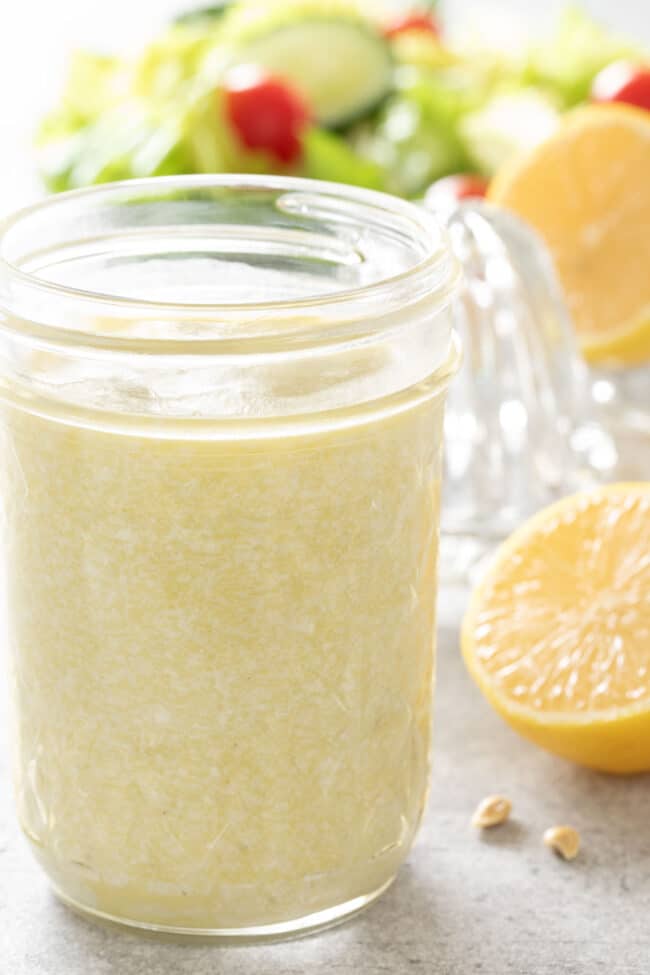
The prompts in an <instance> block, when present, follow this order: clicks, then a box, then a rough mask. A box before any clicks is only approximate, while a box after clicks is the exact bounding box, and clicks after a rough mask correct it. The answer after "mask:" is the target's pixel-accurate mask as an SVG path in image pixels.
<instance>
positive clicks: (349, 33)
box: [229, 2, 393, 128]
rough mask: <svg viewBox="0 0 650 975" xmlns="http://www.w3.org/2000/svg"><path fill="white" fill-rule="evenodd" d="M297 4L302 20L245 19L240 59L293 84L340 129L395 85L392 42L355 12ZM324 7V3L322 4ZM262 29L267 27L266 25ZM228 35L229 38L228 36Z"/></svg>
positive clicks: (320, 118)
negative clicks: (343, 13)
mask: <svg viewBox="0 0 650 975" xmlns="http://www.w3.org/2000/svg"><path fill="white" fill-rule="evenodd" d="M308 7H309V5H308V4H305V3H304V2H303V3H302V4H300V5H297V8H298V10H300V13H301V16H300V19H298V18H297V15H296V19H294V20H292V21H289V22H287V21H284V22H281V23H278V22H277V21H275V20H274V19H273V18H268V19H267V20H266V23H264V21H262V20H260V22H259V24H255V28H256V29H252V28H253V25H252V24H250V22H249V23H247V24H246V28H247V29H246V31H245V32H244V36H243V37H242V38H241V39H240V40H238V41H237V40H236V39H235V44H236V58H237V60H238V61H239V62H250V63H252V64H257V65H259V66H261V67H263V68H265V69H266V70H267V71H269V72H271V73H273V74H277V75H279V76H280V77H281V78H285V79H286V80H287V81H288V82H290V83H291V84H293V85H295V87H296V89H297V90H298V91H300V92H301V93H302V94H303V95H304V97H305V98H306V99H307V102H308V104H309V105H310V106H311V109H312V111H313V112H314V115H315V117H316V120H317V121H318V122H320V124H321V125H324V126H327V127H330V128H338V127H341V126H343V125H347V124H349V123H350V122H352V121H356V120H358V119H359V118H361V117H363V116H365V115H367V114H370V112H371V111H373V110H374V109H375V108H376V107H377V106H378V104H379V103H380V102H381V101H382V100H383V99H384V97H385V96H386V95H387V94H388V93H389V92H390V90H391V89H392V87H393V59H392V54H391V49H390V45H389V44H388V43H387V42H386V41H385V39H384V38H383V37H382V36H381V35H380V34H379V33H378V32H377V31H376V30H375V29H374V27H373V25H372V24H371V23H370V22H368V21H365V20H363V19H361V18H357V17H355V16H350V17H345V16H341V17H339V16H330V15H327V14H319V13H317V12H316V10H317V5H316V4H314V11H313V12H311V13H310V12H309V10H308V9H306V8H308ZM321 7H322V3H321ZM264 28H266V29H264ZM229 40H230V38H229Z"/></svg>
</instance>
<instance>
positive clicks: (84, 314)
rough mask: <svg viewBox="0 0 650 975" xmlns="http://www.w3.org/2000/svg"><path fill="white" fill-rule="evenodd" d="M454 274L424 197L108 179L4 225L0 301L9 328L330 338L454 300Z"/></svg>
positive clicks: (289, 181)
mask: <svg viewBox="0 0 650 975" xmlns="http://www.w3.org/2000/svg"><path fill="white" fill-rule="evenodd" d="M457 276H458V269H457V266H456V262H455V260H454V259H453V257H452V256H451V253H450V250H449V247H448V244H447V239H446V233H445V231H444V230H443V229H442V228H441V227H440V226H439V225H438V224H437V222H436V220H435V218H433V217H432V215H431V214H430V213H427V212H426V211H425V210H424V209H423V208H420V207H418V206H416V205H415V204H412V203H408V202H406V201H403V200H399V199H397V198H395V197H392V196H389V195H387V194H383V193H379V192H376V191H373V190H365V189H359V188H356V187H350V186H347V185H343V184H336V183H326V182H319V181H315V180H306V179H293V178H290V177H270V176H236V175H219V176H200V175H199V176H183V177H157V178H154V179H145V180H130V181H125V182H120V183H109V184H105V185H103V186H99V187H93V188H91V189H86V190H76V191H73V192H71V193H64V194H60V195H58V196H54V197H50V198H48V199H46V200H44V201H42V202H39V203H37V204H35V205H33V206H31V207H27V208H25V209H23V210H20V211H18V212H17V213H15V214H14V215H12V216H9V217H8V218H6V219H5V220H4V221H2V222H1V223H0V306H4V310H5V311H7V312H8V313H9V316H10V327H11V329H12V331H14V332H15V331H20V332H27V333H29V334H31V335H32V336H38V337H40V338H44V339H47V340H48V341H55V342H57V343H61V342H64V343H67V342H73V343H74V344H79V343H80V342H81V343H82V344H83V345H90V346H98V347H111V348H113V349H117V348H120V347H125V348H130V349H131V350H132V351H137V349H138V348H147V349H149V350H151V349H152V348H153V347H154V346H155V347H156V351H160V352H163V351H165V349H164V348H163V346H165V345H167V344H171V346H172V348H170V351H174V352H178V351H179V345H180V346H183V349H184V350H185V349H186V350H187V351H191V350H194V351H198V349H197V346H200V347H201V349H203V351H206V350H207V346H208V345H215V344H216V345H217V346H219V349H220V351H222V352H223V351H224V348H223V346H224V344H225V345H233V344H234V345H236V346H239V345H240V343H242V342H243V341H245V340H246V341H248V340H255V342H256V344H258V343H259V342H262V343H266V342H270V343H272V342H273V341H274V340H275V341H277V340H282V341H290V342H292V343H293V342H299V343H300V342H302V343H304V342H308V343H309V342H310V341H316V342H322V341H324V340H326V336H327V335H328V334H329V333H330V332H331V331H332V329H334V330H335V331H337V332H338V331H339V330H340V329H341V328H343V329H344V330H345V329H346V328H350V329H351V331H352V332H353V333H354V331H355V328H354V325H353V323H357V326H358V325H359V324H360V323H362V322H363V321H364V320H365V322H366V325H368V323H369V322H370V320H371V319H374V320H375V330H376V329H377V328H380V327H381V322H382V321H384V320H386V324H388V320H389V319H390V316H391V315H394V314H396V313H397V314H398V313H400V312H401V311H402V310H403V309H405V308H407V307H409V306H411V305H413V304H415V303H417V302H420V301H422V300H431V299H433V300H435V303H436V305H437V306H439V305H440V304H444V303H446V302H447V300H448V298H449V297H450V295H451V293H452V292H453V290H454V285H455V283H456V279H457ZM107 322H110V324H107ZM116 323H118V325H117V327H116ZM393 324H394V323H393Z"/></svg>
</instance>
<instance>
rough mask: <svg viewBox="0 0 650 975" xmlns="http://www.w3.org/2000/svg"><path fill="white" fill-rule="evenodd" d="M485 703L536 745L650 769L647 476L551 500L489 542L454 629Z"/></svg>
mask: <svg viewBox="0 0 650 975" xmlns="http://www.w3.org/2000/svg"><path fill="white" fill-rule="evenodd" d="M462 647H463V655H464V657H465V661H466V664H467V666H468V668H469V671H470V673H471V674H472V676H473V677H474V679H475V680H476V681H477V683H478V685H479V687H480V688H481V690H482V691H483V692H484V694H485V696H486V697H487V698H488V700H489V701H490V703H491V704H492V705H493V706H494V707H495V708H496V710H497V711H498V712H499V713H500V714H501V715H502V717H503V718H505V720H506V721H507V722H508V723H509V724H511V725H512V726H513V727H514V728H515V729H516V730H517V731H519V732H521V733H522V734H523V735H525V736H526V737H528V738H530V739H532V740H533V741H535V742H536V743H537V744H539V745H541V746H542V747H544V748H546V749H548V750H549V751H552V752H555V753H557V754H559V755H563V756H564V757H566V758H570V759H572V760H574V761H576V762H579V763H581V764H584V765H588V766H591V767H593V768H598V769H602V770H604V771H610V772H619V773H623V772H635V771H642V770H646V769H647V770H650V483H637V484H613V485H608V486H606V487H602V488H597V489H595V490H592V491H586V492H583V493H581V494H578V495H574V496H572V497H569V498H565V499H564V500H562V501H560V502H558V503H557V504H555V505H552V506H551V507H550V508H546V509H545V510H544V511H542V512H540V513H539V514H537V515H536V516H535V517H534V518H532V519H531V520H530V521H529V522H527V523H526V524H525V525H523V526H522V527H521V528H520V529H518V530H517V531H516V532H515V533H514V535H512V536H511V538H510V539H509V540H508V541H507V542H505V543H504V545H503V546H502V547H501V549H500V550H499V551H498V553H497V555H496V557H495V560H494V562H493V564H492V565H491V567H490V568H489V569H488V571H487V573H486V576H485V577H484V579H483V581H482V582H481V584H480V585H479V586H478V588H477V590H476V591H475V593H474V595H473V597H472V600H471V603H470V606H469V608H468V611H467V614H466V617H465V620H464V623H463V633H462Z"/></svg>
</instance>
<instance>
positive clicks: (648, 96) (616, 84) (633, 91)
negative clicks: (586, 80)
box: [591, 61, 650, 111]
mask: <svg viewBox="0 0 650 975" xmlns="http://www.w3.org/2000/svg"><path fill="white" fill-rule="evenodd" d="M591 97H592V98H593V100H594V101H596V102H625V103H626V104H627V105H636V106H637V108H645V109H647V110H648V111H650V68H645V67H642V66H640V65H638V64H630V63H629V62H627V61H615V62H614V63H613V64H608V65H607V67H606V68H603V70H602V71H600V72H599V73H598V74H597V75H596V78H595V79H594V83H593V86H592V89H591Z"/></svg>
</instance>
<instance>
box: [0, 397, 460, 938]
mask: <svg viewBox="0 0 650 975" xmlns="http://www.w3.org/2000/svg"><path fill="white" fill-rule="evenodd" d="M345 415H346V423H345V424H343V425H341V426H340V427H338V428H335V427H333V426H332V427H330V428H328V427H326V426H323V425H321V426H320V427H319V428H316V427H314V426H313V425H310V424H307V423H306V422H305V424H304V428H302V427H301V422H300V418H294V429H293V430H292V432H291V434H290V435H289V434H287V433H286V431H284V430H281V429H280V428H279V427H278V428H277V429H275V428H274V426H273V421H271V420H269V421H264V422H261V423H260V425H259V426H260V433H259V435H257V436H250V435H249V436H248V437H247V438H246V439H245V440H244V439H242V440H241V441H238V440H236V439H232V437H230V438H229V439H224V438H223V437H222V436H221V435H220V434H219V430H218V427H217V426H215V433H214V436H210V435H208V434H205V433H203V434H202V439H193V438H191V437H187V436H185V435H183V432H182V430H181V428H180V427H179V428H178V435H174V433H173V427H170V429H168V430H167V431H166V434H165V437H164V438H163V437H161V436H159V434H158V428H157V427H156V426H155V425H154V424H153V423H150V421H148V420H147V419H146V418H145V419H142V421H141V422H140V421H138V424H137V426H136V425H131V426H130V425H128V424H127V423H126V422H125V420H124V418H121V420H120V418H117V421H116V425H115V428H114V429H100V428H99V426H93V424H92V422H85V423H84V424H81V423H80V422H78V421H77V419H75V417H74V416H72V415H71V416H69V417H66V416H65V411H60V410H59V411H58V413H57V415H56V416H54V414H53V413H52V415H48V413H47V410H46V409H45V410H40V409H36V408H35V407H33V406H31V407H30V406H29V405H27V406H26V405H25V404H22V405H19V404H18V403H17V402H16V401H14V402H8V401H7V402H5V405H4V407H3V409H2V429H3V438H4V443H5V451H4V453H5V456H6V458H7V464H6V470H5V474H4V477H5V492H4V499H5V519H6V526H5V531H6V550H7V557H8V562H9V565H10V573H9V577H10V580H9V604H10V608H11V611H10V626H11V633H10V642H11V646H12V650H13V654H12V656H13V687H14V692H15V697H16V708H15V714H16V715H17V717H16V724H17V735H16V740H17V753H16V754H17V760H16V782H17V796H18V806H19V814H20V819H21V822H22V826H23V829H24V830H25V832H26V834H27V836H28V837H29V839H30V840H31V843H32V844H33V846H34V848H35V850H36V853H37V855H38V857H39V858H40V860H41V861H42V862H43V864H44V865H45V867H46V869H47V871H48V873H49V875H50V877H51V879H52V880H53V882H54V884H55V885H56V887H57V888H58V889H59V891H60V892H61V893H62V894H63V895H64V896H66V897H67V898H69V899H71V900H73V901H75V902H77V903H79V904H82V905H83V906H84V907H85V908H87V909H91V910H95V911H97V912H102V913H104V914H108V915H110V916H112V917H115V918H122V919H126V920H129V921H131V922H136V923H142V924H147V925H161V926H165V927H168V928H176V929H188V930H192V929H211V930H215V929H231V928H232V929H235V928H243V927H254V926H260V925H269V924H275V923H282V922H285V921H290V920H292V919H295V918H300V917H305V916H307V915H310V914H312V913H314V912H318V911H321V910H324V909H326V908H331V907H332V906H333V905H342V904H344V903H346V902H349V901H351V900H352V899H354V898H357V897H362V896H366V895H370V894H372V893H373V892H375V891H377V890H378V889H380V888H381V887H382V886H383V885H385V884H386V883H387V882H389V881H390V879H391V878H392V877H393V876H394V874H395V872H396V870H397V867H398V866H399V864H400V862H401V861H402V860H403V858H404V857H405V855H406V854H407V852H408V849H409V846H410V844H411V841H412V838H413V834H414V832H415V830H416V827H417V824H418V822H419V819H420V817H421V814H422V811H423V806H424V802H425V795H426V789H427V779H428V772H429V746H430V724H431V694H432V674H433V632H434V607H435V589H436V587H435V563H436V552H437V531H438V478H439V452H440V444H441V438H442V431H441V423H442V419H441V415H442V394H441V393H439V392H438V391H437V390H436V389H435V387H434V386H433V385H431V387H430V389H429V390H428V392H427V391H426V390H424V395H423V389H422V384H421V385H420V388H419V391H418V396H417V397H416V396H415V395H414V396H413V398H412V401H410V400H409V395H406V396H403V397H402V398H401V399H400V403H399V407H397V406H396V405H391V402H390V400H386V404H385V408H378V409H376V410H374V411H373V412H371V413H369V412H368V411H367V410H366V411H365V412H364V411H363V410H357V411H356V412H355V409H350V410H347V411H345ZM149 423H150V425H148V424H149ZM170 430H172V432H171V433H170Z"/></svg>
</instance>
